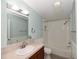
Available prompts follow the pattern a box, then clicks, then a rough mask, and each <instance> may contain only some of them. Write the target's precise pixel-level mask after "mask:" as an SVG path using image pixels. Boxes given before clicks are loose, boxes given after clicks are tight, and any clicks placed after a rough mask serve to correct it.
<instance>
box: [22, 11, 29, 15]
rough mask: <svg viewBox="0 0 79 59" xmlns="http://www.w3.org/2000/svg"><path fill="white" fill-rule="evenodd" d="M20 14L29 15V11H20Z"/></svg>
mask: <svg viewBox="0 0 79 59" xmlns="http://www.w3.org/2000/svg"><path fill="white" fill-rule="evenodd" d="M21 13H22V14H25V15H28V14H29V11H28V10H22V11H21Z"/></svg>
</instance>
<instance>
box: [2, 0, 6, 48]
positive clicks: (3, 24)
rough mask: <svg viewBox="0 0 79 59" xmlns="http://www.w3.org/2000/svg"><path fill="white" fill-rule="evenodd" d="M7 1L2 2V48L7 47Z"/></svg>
mask: <svg viewBox="0 0 79 59" xmlns="http://www.w3.org/2000/svg"><path fill="white" fill-rule="evenodd" d="M5 7H6V4H5V0H1V47H5V46H6V45H7V17H6V9H5Z"/></svg>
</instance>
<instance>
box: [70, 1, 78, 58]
mask: <svg viewBox="0 0 79 59" xmlns="http://www.w3.org/2000/svg"><path fill="white" fill-rule="evenodd" d="M70 34H71V42H72V57H73V58H74V59H77V42H76V41H77V40H76V14H75V3H74V4H73V9H72V12H71V15H70Z"/></svg>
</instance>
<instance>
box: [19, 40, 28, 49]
mask: <svg viewBox="0 0 79 59" xmlns="http://www.w3.org/2000/svg"><path fill="white" fill-rule="evenodd" d="M26 45H28V43H27V42H26V41H23V42H22V45H21V46H20V47H21V48H25V47H26Z"/></svg>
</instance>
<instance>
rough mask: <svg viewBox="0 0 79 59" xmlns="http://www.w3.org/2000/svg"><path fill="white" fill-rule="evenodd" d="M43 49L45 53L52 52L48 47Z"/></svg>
mask: <svg viewBox="0 0 79 59" xmlns="http://www.w3.org/2000/svg"><path fill="white" fill-rule="evenodd" d="M44 51H45V53H46V54H51V53H52V51H51V49H50V48H44Z"/></svg>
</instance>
